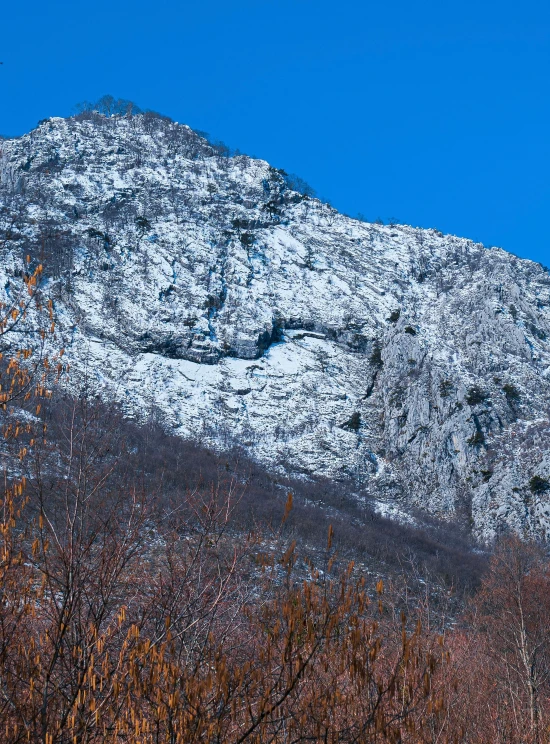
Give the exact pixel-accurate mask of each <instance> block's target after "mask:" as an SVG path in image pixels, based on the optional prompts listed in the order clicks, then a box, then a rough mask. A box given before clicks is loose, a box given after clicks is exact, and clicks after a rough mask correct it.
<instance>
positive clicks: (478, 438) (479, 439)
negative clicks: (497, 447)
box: [468, 429, 485, 447]
mask: <svg viewBox="0 0 550 744" xmlns="http://www.w3.org/2000/svg"><path fill="white" fill-rule="evenodd" d="M468 444H469V445H471V446H472V447H480V446H482V445H484V444H485V435H484V434H483V432H482V431H481V429H476V433H475V434H474V435H473V436H471V437H470V438H469V439H468Z"/></svg>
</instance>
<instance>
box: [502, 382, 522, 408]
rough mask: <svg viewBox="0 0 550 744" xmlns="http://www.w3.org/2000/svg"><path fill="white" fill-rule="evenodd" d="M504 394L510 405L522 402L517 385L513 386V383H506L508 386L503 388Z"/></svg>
mask: <svg viewBox="0 0 550 744" xmlns="http://www.w3.org/2000/svg"><path fill="white" fill-rule="evenodd" d="M502 392H503V393H504V395H505V396H506V400H507V401H508V403H510V404H513V403H518V402H519V400H520V397H521V396H520V392H519V390H518V389H517V387H516V386H515V385H512V384H511V383H506V385H503V386H502Z"/></svg>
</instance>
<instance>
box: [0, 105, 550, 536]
mask: <svg viewBox="0 0 550 744" xmlns="http://www.w3.org/2000/svg"><path fill="white" fill-rule="evenodd" d="M285 176H286V174H284V173H283V172H281V171H278V170H276V169H275V168H272V167H270V165H269V164H268V163H266V162H264V161H262V160H254V159H251V158H249V157H246V156H237V157H227V155H226V154H225V153H223V152H222V151H221V149H220V148H216V147H215V146H212V145H210V144H209V143H208V142H207V141H206V140H205V139H203V138H202V137H200V136H199V135H198V134H196V133H195V132H193V131H192V130H191V129H189V128H188V127H186V126H182V125H178V124H176V123H174V122H172V121H170V120H168V119H166V118H164V117H160V116H158V115H154V114H140V115H136V116H133V117H124V116H112V117H105V116H102V115H100V114H97V113H90V112H89V113H85V114H81V115H79V116H77V117H73V118H70V119H50V120H47V121H44V122H42V123H41V124H40V125H39V126H38V127H37V129H35V130H34V131H33V132H31V133H29V134H28V135H25V136H23V137H21V138H19V139H12V140H3V141H0V210H1V211H0V220H1V222H0V251H1V255H2V261H1V265H0V288H1V290H0V291H1V292H4V293H5V294H7V295H9V293H10V290H12V289H13V286H14V285H16V283H17V273H18V271H20V260H21V256H23V255H25V254H30V255H31V256H32V257H33V260H34V261H38V260H43V262H44V264H45V269H46V281H45V282H44V284H43V287H44V291H45V292H46V293H47V294H48V295H49V296H51V297H52V298H53V299H54V302H55V312H56V316H57V321H58V328H59V333H60V336H61V337H62V340H63V344H64V346H65V349H66V354H67V356H68V358H69V360H70V363H71V372H70V376H69V380H68V383H67V384H68V385H69V386H72V387H73V388H77V387H78V386H79V385H81V384H82V383H83V381H84V380H86V383H87V384H88V385H91V386H92V387H93V388H94V389H96V390H97V391H98V392H99V393H100V394H101V395H102V396H104V397H106V398H113V399H116V400H118V401H120V402H121V404H122V405H123V406H124V408H125V409H126V410H127V411H128V412H129V413H131V414H132V415H135V416H138V417H145V416H148V415H150V413H151V412H152V411H153V412H154V413H155V415H157V416H159V417H161V419H162V420H163V421H164V422H165V424H166V426H167V427H169V428H170V429H171V430H173V431H175V432H177V433H179V434H181V435H182V436H184V437H191V438H195V439H200V440H202V441H204V442H206V443H210V444H212V445H214V446H216V447H218V448H224V447H230V446H233V445H234V444H235V443H237V444H238V445H239V446H242V447H244V448H245V449H247V450H248V451H249V453H250V454H251V455H252V456H253V457H255V458H257V459H258V460H259V461H261V462H264V463H265V464H267V465H268V466H269V467H270V468H272V469H273V470H274V471H285V472H288V473H291V474H294V475H295V474H303V475H307V474H310V473H314V474H320V475H326V476H329V477H331V478H336V479H353V480H354V481H355V482H356V484H357V491H358V493H365V494H368V495H369V496H370V497H372V498H374V499H375V500H376V501H377V503H378V505H379V508H380V509H381V510H382V511H384V512H387V513H390V514H395V515H401V516H405V518H406V515H407V514H409V513H411V510H414V509H416V508H420V509H422V510H425V511H427V512H429V513H431V514H436V515H439V516H443V517H450V516H458V517H459V518H460V519H462V520H466V521H467V523H468V524H470V525H471V526H472V528H473V530H474V532H475V533H476V534H477V535H479V536H482V537H486V538H489V537H491V536H492V535H493V534H494V533H495V532H496V531H498V530H499V529H501V528H502V527H503V526H504V525H508V526H509V527H511V528H513V529H515V530H517V531H519V532H521V533H523V534H538V535H544V536H547V535H548V533H549V531H550V421H549V416H550V274H549V272H548V270H547V269H544V268H543V267H542V266H540V265H538V264H535V263H533V262H530V261H525V260H520V259H518V258H516V257H514V256H512V255H510V254H508V253H506V252H505V251H503V250H501V249H498V248H490V249H487V248H485V247H483V246H482V245H480V244H476V243H473V242H471V241H469V240H465V239H461V238H456V237H454V236H448V235H442V234H441V233H439V232H437V231H435V230H421V229H417V228H413V227H408V226H403V225H394V226H384V225H373V224H367V223H363V222H360V221H357V220H353V219H350V218H349V217H346V216H344V215H342V214H339V213H338V212H336V211H335V210H334V209H332V208H331V207H329V206H328V205H325V204H322V203H321V202H319V201H318V200H316V199H313V198H309V197H307V196H303V195H302V194H300V193H298V192H296V191H293V190H292V189H291V188H289V185H288V179H287V178H286V177H285Z"/></svg>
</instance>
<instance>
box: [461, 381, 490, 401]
mask: <svg viewBox="0 0 550 744" xmlns="http://www.w3.org/2000/svg"><path fill="white" fill-rule="evenodd" d="M488 397H489V396H488V395H487V393H486V392H485V391H484V390H482V389H481V388H480V387H477V386H475V385H474V387H471V388H470V389H469V390H468V393H467V395H466V403H467V404H468V405H469V406H477V405H479V404H480V403H484V402H485V401H486V400H487V398H488Z"/></svg>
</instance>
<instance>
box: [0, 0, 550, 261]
mask: <svg viewBox="0 0 550 744" xmlns="http://www.w3.org/2000/svg"><path fill="white" fill-rule="evenodd" d="M0 22H1V24H2V34H1V36H0V60H1V61H3V63H4V64H3V65H2V66H0V133H2V134H5V135H9V134H15V135H17V134H22V133H23V132H26V131H28V130H29V129H31V128H32V127H33V126H34V125H35V124H36V122H37V121H38V120H39V119H41V118H45V117H47V116H52V115H62V116H63V115H67V114H69V113H71V110H72V107H73V105H74V104H75V103H76V102H78V101H81V100H83V99H91V100H94V99H96V98H98V97H99V96H101V95H102V94H104V93H111V94H112V95H114V96H116V97H123V98H129V99H132V100H134V101H136V102H137V103H138V104H139V105H141V106H142V107H144V108H151V109H156V110H158V111H161V112H162V113H165V114H168V115H170V116H172V117H173V118H174V119H176V120H178V121H181V122H186V123H188V124H189V125H190V126H193V127H195V128H199V129H203V130H206V131H208V132H210V133H211V135H212V137H214V138H217V139H222V140H224V141H225V142H226V143H227V144H228V145H230V146H231V147H238V148H240V149H241V150H242V151H244V152H247V153H248V154H250V155H255V156H257V157H262V158H265V159H266V160H268V161H270V162H271V163H273V164H274V165H276V166H277V167H283V168H285V169H286V170H287V171H289V172H295V173H297V174H298V175H300V176H301V177H302V178H304V179H305V180H306V181H308V182H309V183H311V185H312V186H313V187H314V188H315V189H316V190H317V192H318V193H319V194H320V195H321V196H322V197H324V198H326V199H328V200H330V201H331V202H332V203H333V204H334V206H336V207H337V208H339V209H341V210H343V211H345V212H347V213H349V214H352V215H355V214H356V213H358V212H361V213H363V214H364V215H365V216H366V217H368V218H370V219H376V218H377V217H382V218H383V219H387V218H388V217H397V218H399V219H400V220H401V221H404V222H407V223H411V224H413V225H420V226H424V227H437V228H439V229H440V230H443V231H445V232H452V233H456V234H459V235H463V236H467V237H471V238H474V239H475V240H479V241H482V242H484V243H485V244H486V245H501V246H502V247H504V248H506V249H507V250H510V251H512V252H514V253H516V254H518V255H521V256H526V257H529V258H533V259H535V260H538V261H542V262H543V263H545V264H546V265H549V264H550V230H549V217H550V215H549V205H550V82H549V81H550V3H548V0H546V1H545V2H532V1H531V0H524V1H523V2H517V0H516V1H515V2H509V0H501V1H500V2H496V1H493V0H476V1H475V2H473V1H472V0H462V2H460V3H451V2H445V1H444V0H437V1H436V0H417V2H411V0H406V1H405V0H385V1H384V2H382V0H377V2H368V0H367V1H365V0H339V1H338V2H327V1H326V0H315V2H313V0H230V1H229V2H227V1H224V2H220V1H218V0H213V1H212V2H206V0H203V1H202V2H199V1H198V0H196V1H195V2H188V0H156V1H155V2H147V3H145V2H142V0H132V1H131V2H130V1H129V0H108V1H106V0H95V1H94V2H92V3H89V2H83V0H71V1H70V2H69V1H68V0H41V1H40V2H37V1H36V0H27V2H16V1H15V0H14V1H12V2H6V3H4V4H3V6H2V11H1V12H0Z"/></svg>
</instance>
